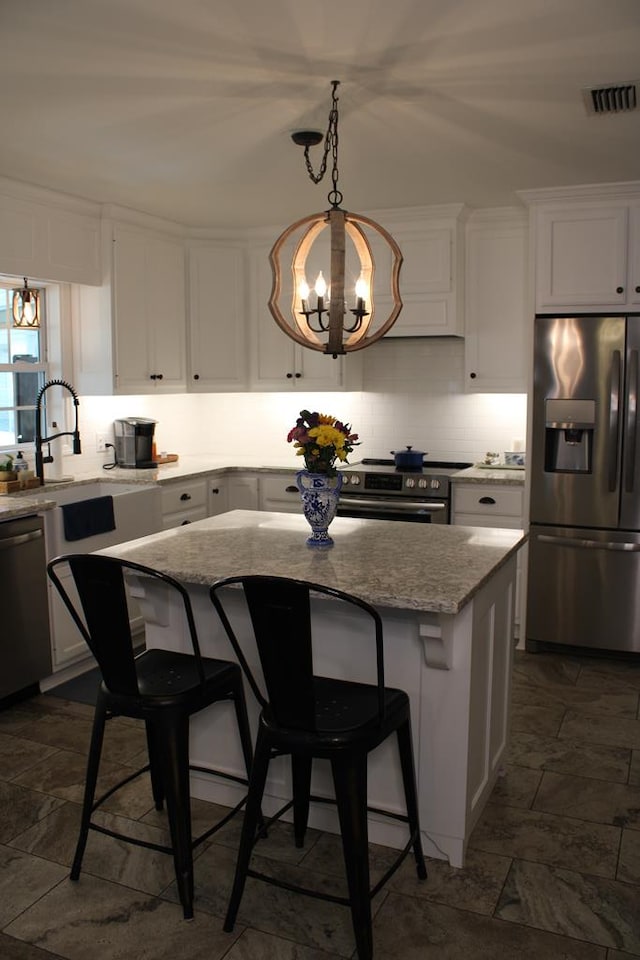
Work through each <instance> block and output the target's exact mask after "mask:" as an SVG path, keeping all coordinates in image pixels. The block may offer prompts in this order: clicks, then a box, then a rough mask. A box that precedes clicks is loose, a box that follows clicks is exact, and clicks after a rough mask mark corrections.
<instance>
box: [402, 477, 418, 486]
mask: <svg viewBox="0 0 640 960" xmlns="http://www.w3.org/2000/svg"><path fill="white" fill-rule="evenodd" d="M404 485H405V487H409V488H412V487H415V485H416V482H415V480H414V479H413V477H407V479H406V480H405V482H404Z"/></svg>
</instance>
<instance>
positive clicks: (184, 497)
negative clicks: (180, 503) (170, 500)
mask: <svg viewBox="0 0 640 960" xmlns="http://www.w3.org/2000/svg"><path fill="white" fill-rule="evenodd" d="M180 499H181V500H191V494H190V493H181V494H180Z"/></svg>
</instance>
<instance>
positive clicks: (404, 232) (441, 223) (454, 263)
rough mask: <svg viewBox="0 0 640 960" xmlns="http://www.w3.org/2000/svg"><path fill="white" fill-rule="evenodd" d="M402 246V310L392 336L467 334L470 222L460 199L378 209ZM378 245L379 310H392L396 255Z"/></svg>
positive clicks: (382, 221)
mask: <svg viewBox="0 0 640 960" xmlns="http://www.w3.org/2000/svg"><path fill="white" fill-rule="evenodd" d="M374 219H375V220H376V221H377V222H379V223H380V225H381V226H383V227H384V228H385V229H386V230H388V231H389V233H390V234H391V235H392V236H393V238H394V240H395V241H396V243H397V244H398V246H399V247H400V250H401V251H402V256H403V261H402V267H401V269H400V296H401V298H402V303H403V307H402V311H401V313H400V316H399V317H398V319H397V320H396V322H395V324H394V325H393V327H392V328H391V330H390V331H389V333H388V334H386V336H388V337H442V336H459V337H461V336H464V223H465V219H466V210H465V208H464V207H463V206H462V205H460V204H447V205H445V206H438V207H424V208H416V209H415V210H413V211H394V212H393V213H390V214H389V215H385V214H384V212H383V213H380V214H376V215H375V216H374ZM385 249H386V248H384V247H383V245H382V244H380V247H379V249H374V251H373V253H374V258H375V261H376V279H375V280H374V284H375V286H374V291H375V303H376V311H377V310H382V311H386V312H387V313H388V311H389V310H390V308H391V298H390V296H389V294H388V293H386V291H388V289H389V279H388V277H389V273H390V270H391V256H390V254H389V253H387V254H386V255H385V253H384V251H385Z"/></svg>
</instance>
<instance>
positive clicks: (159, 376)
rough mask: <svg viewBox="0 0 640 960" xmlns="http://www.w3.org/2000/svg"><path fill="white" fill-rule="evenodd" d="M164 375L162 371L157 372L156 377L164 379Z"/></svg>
mask: <svg viewBox="0 0 640 960" xmlns="http://www.w3.org/2000/svg"><path fill="white" fill-rule="evenodd" d="M163 376H164V375H163V374H162V373H158V374H156V377H157V379H158V380H162V378H163Z"/></svg>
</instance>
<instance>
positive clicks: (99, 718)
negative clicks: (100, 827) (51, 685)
mask: <svg viewBox="0 0 640 960" xmlns="http://www.w3.org/2000/svg"><path fill="white" fill-rule="evenodd" d="M106 720H107V708H106V706H105V700H104V697H103V696H102V694H101V693H100V691H98V699H97V702H96V709H95V713H94V715H93V727H92V730H91V744H90V746H89V759H88V761H87V774H86V779H85V784H84V798H83V801H82V817H81V820H80V833H79V835H78V843H77V845H76V852H75V854H74V857H73V863H72V864H71V873H70V875H69V876H70V878H71V879H72V880H77V879H78V877H79V876H80V869H81V867H82V858H83V857H84V851H85V848H86V846H87V837H88V836H89V825H90V823H91V813H92V810H93V800H94V797H95V793H96V784H97V782H98V770H99V769H100V756H101V754H102V742H103V740H104V726H105V723H106Z"/></svg>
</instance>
